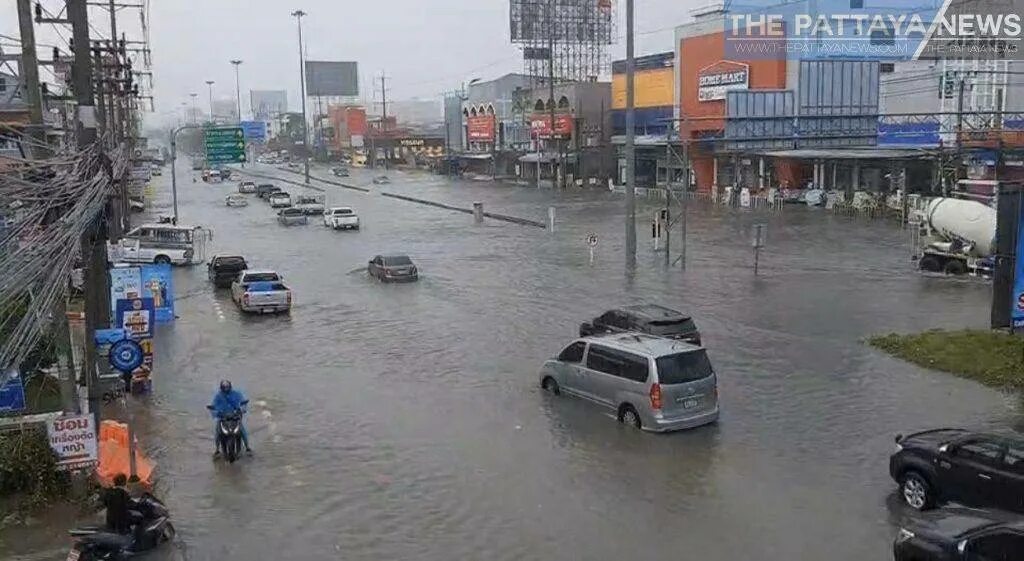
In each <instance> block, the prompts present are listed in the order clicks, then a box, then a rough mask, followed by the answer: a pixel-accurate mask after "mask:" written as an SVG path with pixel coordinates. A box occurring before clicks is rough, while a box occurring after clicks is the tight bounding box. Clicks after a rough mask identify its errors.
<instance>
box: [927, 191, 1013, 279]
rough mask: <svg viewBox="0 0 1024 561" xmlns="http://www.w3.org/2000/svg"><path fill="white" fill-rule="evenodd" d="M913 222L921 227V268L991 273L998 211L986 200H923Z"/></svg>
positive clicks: (961, 273)
mask: <svg viewBox="0 0 1024 561" xmlns="http://www.w3.org/2000/svg"><path fill="white" fill-rule="evenodd" d="M922 203H923V204H921V205H920V207H919V210H916V211H915V212H914V214H913V216H912V221H914V222H916V223H917V224H918V225H919V227H920V230H919V235H920V243H919V260H918V267H920V269H921V270H922V271H928V272H935V273H946V274H949V275H964V274H973V275H979V276H986V277H991V276H992V270H993V267H994V263H993V259H992V254H993V252H994V251H995V246H996V242H995V239H996V210H995V209H994V208H992V207H990V206H988V205H986V204H984V203H980V202H978V201H970V200H963V199H953V198H948V197H936V198H932V199H927V200H924V201H922Z"/></svg>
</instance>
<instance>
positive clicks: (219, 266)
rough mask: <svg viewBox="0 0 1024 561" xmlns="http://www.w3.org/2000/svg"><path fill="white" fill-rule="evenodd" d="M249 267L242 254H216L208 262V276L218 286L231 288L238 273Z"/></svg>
mask: <svg viewBox="0 0 1024 561" xmlns="http://www.w3.org/2000/svg"><path fill="white" fill-rule="evenodd" d="M248 268H249V264H248V263H246V262H245V258H244V257H242V256H241V255H214V256H213V258H212V259H210V261H209V263H207V264H206V277H207V278H208V279H210V282H212V283H213V286H215V287H217V288H231V282H232V281H234V280H235V279H236V278H238V273H241V272H242V271H244V270H246V269H248Z"/></svg>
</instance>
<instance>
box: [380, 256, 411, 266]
mask: <svg viewBox="0 0 1024 561" xmlns="http://www.w3.org/2000/svg"><path fill="white" fill-rule="evenodd" d="M384 265H386V266H388V267H403V266H405V265H412V261H411V260H410V259H409V258H408V257H406V256H404V255H398V256H394V257H385V258H384Z"/></svg>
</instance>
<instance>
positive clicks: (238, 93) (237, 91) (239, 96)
mask: <svg viewBox="0 0 1024 561" xmlns="http://www.w3.org/2000/svg"><path fill="white" fill-rule="evenodd" d="M231 64H232V65H233V66H234V67H235V103H236V104H237V105H238V107H237V111H238V122H239V123H241V122H242V86H241V82H240V81H239V77H238V67H239V66H241V65H242V61H241V60H232V61H231Z"/></svg>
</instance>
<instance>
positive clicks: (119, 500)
mask: <svg viewBox="0 0 1024 561" xmlns="http://www.w3.org/2000/svg"><path fill="white" fill-rule="evenodd" d="M127 484H128V477H127V476H125V474H123V473H119V474H117V475H115V476H114V486H113V487H111V488H109V489H105V490H104V491H103V493H102V494H101V495H100V504H101V505H102V506H104V507H106V509H107V515H106V516H107V530H109V531H111V532H114V533H117V534H127V533H128V532H129V531H130V530H131V524H132V522H131V515H130V514H129V513H128V511H129V509H130V508H131V501H132V497H131V495H130V494H129V493H128V490H127V489H126V488H125V486H126V485H127Z"/></svg>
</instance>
